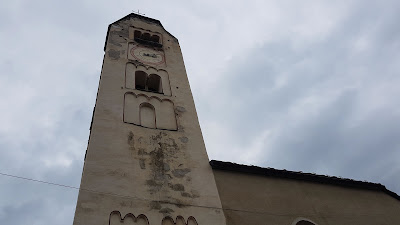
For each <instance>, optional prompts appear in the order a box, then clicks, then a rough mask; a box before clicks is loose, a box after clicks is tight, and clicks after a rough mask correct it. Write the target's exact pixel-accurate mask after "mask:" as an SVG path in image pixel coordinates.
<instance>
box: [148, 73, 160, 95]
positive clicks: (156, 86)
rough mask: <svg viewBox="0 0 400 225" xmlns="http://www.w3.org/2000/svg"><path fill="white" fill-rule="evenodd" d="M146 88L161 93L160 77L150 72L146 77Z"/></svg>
mask: <svg viewBox="0 0 400 225" xmlns="http://www.w3.org/2000/svg"><path fill="white" fill-rule="evenodd" d="M147 89H148V90H149V91H152V92H157V93H163V91H162V86H161V77H160V76H158V75H156V74H150V75H149V77H148V79H147Z"/></svg>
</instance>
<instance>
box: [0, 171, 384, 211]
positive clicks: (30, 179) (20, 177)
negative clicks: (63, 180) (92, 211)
mask: <svg viewBox="0 0 400 225" xmlns="http://www.w3.org/2000/svg"><path fill="white" fill-rule="evenodd" d="M0 175H1V176H7V177H12V178H17V179H22V180H26V181H32V182H37V183H42V184H48V185H53V186H59V187H64V188H70V189H75V190H80V191H87V192H91V193H96V194H103V195H109V196H116V197H123V198H131V199H135V200H139V201H153V202H158V203H164V204H172V205H177V206H178V207H179V206H190V207H198V208H207V209H218V210H227V211H236V212H244V213H254V214H268V215H273V216H285V217H286V216H289V217H292V216H300V215H299V214H276V213H271V212H265V211H250V210H243V209H231V208H221V207H215V206H204V205H192V204H181V203H175V202H169V201H162V200H161V201H160V200H152V199H146V198H139V197H134V196H129V195H120V194H115V193H109V192H101V191H96V190H90V189H85V188H79V187H74V186H69V185H64V184H58V183H53V182H48V181H43V180H38V179H32V178H27V177H22V176H16V175H12V174H7V173H1V172H0ZM375 215H381V216H384V214H375ZM301 216H315V215H314V214H309V215H306V214H302V215H301ZM340 216H348V217H354V214H349V215H343V214H340ZM358 216H371V214H366V215H358ZM330 217H334V216H333V215H332V216H330Z"/></svg>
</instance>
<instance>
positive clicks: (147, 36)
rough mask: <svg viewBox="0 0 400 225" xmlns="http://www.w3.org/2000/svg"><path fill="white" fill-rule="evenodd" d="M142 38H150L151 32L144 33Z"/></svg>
mask: <svg viewBox="0 0 400 225" xmlns="http://www.w3.org/2000/svg"><path fill="white" fill-rule="evenodd" d="M142 39H143V40H150V34H149V33H144V34H143V35H142Z"/></svg>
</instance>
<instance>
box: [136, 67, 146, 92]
mask: <svg viewBox="0 0 400 225" xmlns="http://www.w3.org/2000/svg"><path fill="white" fill-rule="evenodd" d="M146 83H147V74H146V73H145V72H143V71H136V73H135V89H137V90H146Z"/></svg>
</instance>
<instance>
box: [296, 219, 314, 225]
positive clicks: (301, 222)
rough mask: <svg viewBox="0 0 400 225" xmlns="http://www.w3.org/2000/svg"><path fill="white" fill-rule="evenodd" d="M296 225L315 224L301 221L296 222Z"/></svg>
mask: <svg viewBox="0 0 400 225" xmlns="http://www.w3.org/2000/svg"><path fill="white" fill-rule="evenodd" d="M296 225H315V224H314V223H311V222H310V221H306V220H301V221H299V222H297V223H296Z"/></svg>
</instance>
